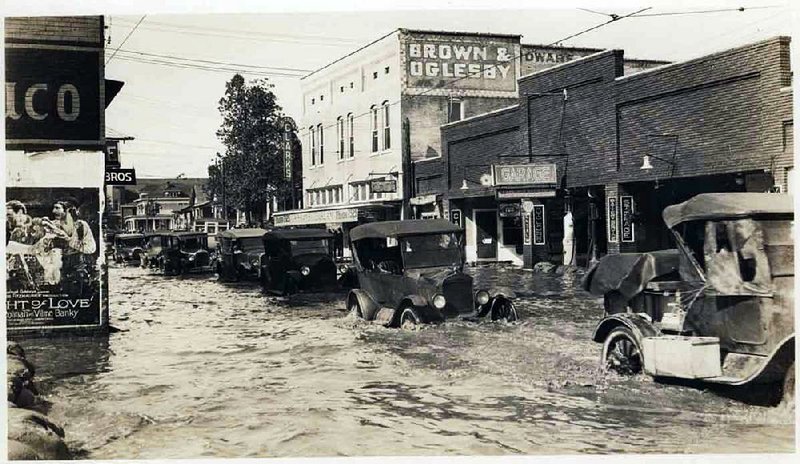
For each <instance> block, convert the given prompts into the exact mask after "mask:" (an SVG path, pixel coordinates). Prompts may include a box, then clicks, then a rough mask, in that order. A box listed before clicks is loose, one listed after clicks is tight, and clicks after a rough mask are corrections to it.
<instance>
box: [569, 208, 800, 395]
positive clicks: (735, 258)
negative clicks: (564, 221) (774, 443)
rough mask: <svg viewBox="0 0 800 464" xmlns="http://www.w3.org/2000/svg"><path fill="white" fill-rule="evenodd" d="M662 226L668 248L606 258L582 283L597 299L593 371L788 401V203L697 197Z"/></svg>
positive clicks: (791, 354) (791, 389)
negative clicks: (760, 388)
mask: <svg viewBox="0 0 800 464" xmlns="http://www.w3.org/2000/svg"><path fill="white" fill-rule="evenodd" d="M663 218H664V221H665V222H666V225H667V227H669V228H670V230H671V231H672V232H673V234H674V237H675V242H676V244H677V249H676V250H666V251H661V252H651V253H631V254H620V255H609V256H606V257H605V258H603V259H602V260H600V261H599V263H597V264H596V265H595V266H594V267H593V268H592V269H590V271H589V272H588V273H587V275H586V278H585V280H584V282H583V283H584V288H585V289H586V290H589V291H591V292H592V293H594V294H597V295H603V296H604V302H605V313H606V315H605V317H604V318H603V319H602V320H601V321H600V323H599V324H598V325H597V327H596V329H595V331H594V335H593V339H594V341H596V342H599V343H602V344H603V349H602V363H603V365H604V366H605V367H606V368H607V369H611V370H614V371H616V372H618V373H621V374H638V373H640V372H644V373H646V374H649V375H652V376H655V377H671V378H682V379H698V380H702V381H705V382H713V383H719V384H727V385H746V384H751V385H754V384H766V385H770V386H773V387H775V388H774V390H773V391H774V392H776V393H779V392H780V391H783V392H784V395H786V396H792V395H793V394H794V260H793V254H794V243H793V239H792V223H793V219H794V212H793V205H792V198H791V197H790V196H789V195H783V194H774V193H707V194H700V195H697V196H695V197H693V198H691V199H689V200H688V201H686V202H684V203H680V204H677V205H673V206H669V207H667V208H666V209H665V210H664V212H663ZM777 396H779V395H776V397H777Z"/></svg>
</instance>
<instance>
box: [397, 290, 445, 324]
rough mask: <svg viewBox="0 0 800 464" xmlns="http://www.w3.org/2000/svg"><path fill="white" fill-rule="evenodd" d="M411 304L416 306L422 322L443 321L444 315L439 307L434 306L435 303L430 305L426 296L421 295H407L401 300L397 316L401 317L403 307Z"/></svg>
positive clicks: (415, 308)
mask: <svg viewBox="0 0 800 464" xmlns="http://www.w3.org/2000/svg"><path fill="white" fill-rule="evenodd" d="M408 306H411V307H413V308H414V311H415V312H416V313H417V316H419V318H420V322H423V323H426V324H429V323H431V322H438V321H443V320H444V316H443V315H442V312H441V311H439V310H438V309H436V308H434V307H433V305H429V304H428V302H427V301H426V300H425V298H423V297H421V296H420V295H406V296H405V297H403V299H402V300H401V301H400V304H399V305H398V306H397V312H396V313H395V314H396V317H397V318H398V321H397V322H398V323H399V322H400V321H399V318H400V316H401V314H402V313H403V311H402V310H403V309H405V308H406V307H408Z"/></svg>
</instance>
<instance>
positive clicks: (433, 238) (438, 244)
mask: <svg viewBox="0 0 800 464" xmlns="http://www.w3.org/2000/svg"><path fill="white" fill-rule="evenodd" d="M400 248H401V250H402V252H403V264H404V265H405V268H406V269H413V268H420V267H438V266H458V265H460V264H461V236H460V234H456V233H446V234H426V235H413V236H410V237H403V238H402V239H401V247H400Z"/></svg>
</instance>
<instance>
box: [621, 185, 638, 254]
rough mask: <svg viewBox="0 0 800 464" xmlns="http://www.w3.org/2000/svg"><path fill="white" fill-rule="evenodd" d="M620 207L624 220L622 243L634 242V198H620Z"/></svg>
mask: <svg viewBox="0 0 800 464" xmlns="http://www.w3.org/2000/svg"><path fill="white" fill-rule="evenodd" d="M619 203H620V204H619V207H620V209H621V213H622V214H621V218H622V241H623V242H627V243H630V242H633V241H634V240H635V239H634V224H633V197H631V196H622V197H619Z"/></svg>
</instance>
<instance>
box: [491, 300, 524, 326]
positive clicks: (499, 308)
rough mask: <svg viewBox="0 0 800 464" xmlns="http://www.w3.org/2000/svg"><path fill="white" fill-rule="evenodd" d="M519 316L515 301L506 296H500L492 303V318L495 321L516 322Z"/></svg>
mask: <svg viewBox="0 0 800 464" xmlns="http://www.w3.org/2000/svg"><path fill="white" fill-rule="evenodd" d="M517 319H519V317H518V316H517V308H515V307H514V303H512V302H511V301H510V300H507V299H505V298H500V299H498V300H497V301H495V302H494V304H493V305H492V320H493V321H506V322H514V321H516V320H517Z"/></svg>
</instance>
